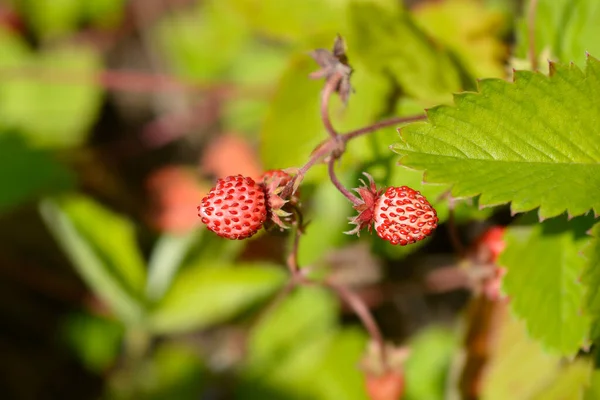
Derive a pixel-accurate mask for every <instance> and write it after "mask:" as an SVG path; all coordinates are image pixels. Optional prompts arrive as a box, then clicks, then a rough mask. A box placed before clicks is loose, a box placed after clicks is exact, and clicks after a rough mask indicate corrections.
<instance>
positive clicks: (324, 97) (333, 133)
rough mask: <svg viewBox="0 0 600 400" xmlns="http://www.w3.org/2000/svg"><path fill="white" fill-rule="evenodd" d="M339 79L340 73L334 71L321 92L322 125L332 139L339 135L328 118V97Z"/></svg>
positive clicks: (340, 78)
mask: <svg viewBox="0 0 600 400" xmlns="http://www.w3.org/2000/svg"><path fill="white" fill-rule="evenodd" d="M341 80H342V73H341V72H336V73H334V74H333V75H332V76H331V77H330V78H329V79H327V82H326V83H325V87H324V88H323V91H322V92H321V119H322V120H323V125H325V129H327V132H328V133H329V135H330V136H331V137H332V138H334V139H336V138H337V137H338V136H339V133H338V132H337V131H336V130H335V128H334V127H333V125H332V124H331V119H330V118H329V99H331V95H332V94H333V92H335V89H336V88H337V87H338V85H339V83H340V81H341Z"/></svg>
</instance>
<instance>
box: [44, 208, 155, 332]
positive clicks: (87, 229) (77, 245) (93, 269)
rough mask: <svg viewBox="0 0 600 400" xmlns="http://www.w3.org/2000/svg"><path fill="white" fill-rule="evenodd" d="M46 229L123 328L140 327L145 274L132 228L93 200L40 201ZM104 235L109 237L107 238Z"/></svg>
mask: <svg viewBox="0 0 600 400" xmlns="http://www.w3.org/2000/svg"><path fill="white" fill-rule="evenodd" d="M40 211H41V214H42V217H43V218H44V221H45V222H46V226H47V227H48V229H49V230H50V231H51V232H52V234H53V235H54V237H55V240H56V241H57V242H58V244H59V245H60V246H61V247H62V249H63V251H64V252H65V253H66V254H67V256H68V257H69V259H70V260H71V262H72V263H73V266H74V267H75V268H76V270H77V271H78V272H79V274H80V275H81V276H82V277H83V279H84V280H85V281H86V283H87V284H88V285H89V286H90V287H91V289H92V290H93V291H94V292H95V293H96V294H97V295H98V296H99V297H100V298H101V299H102V300H103V301H104V302H106V304H108V305H109V306H110V307H111V309H112V311H113V312H114V313H115V314H117V315H118V316H119V318H120V319H121V320H122V321H124V322H125V323H129V324H137V323H140V321H141V319H142V316H143V308H144V306H143V300H142V290H143V287H144V281H145V270H144V266H143V261H142V259H141V256H140V255H139V253H138V251H137V246H136V245H135V241H134V237H133V231H132V228H131V225H130V224H129V223H128V222H127V221H126V220H124V219H122V217H119V216H117V215H116V214H113V213H111V212H109V211H108V210H105V209H103V208H102V207H101V206H99V205H98V204H96V203H94V202H93V201H92V200H89V199H86V198H83V197H72V198H69V199H65V200H63V201H61V202H60V203H57V202H54V201H52V200H45V201H44V202H43V203H42V204H41V205H40ZM107 233H109V234H107Z"/></svg>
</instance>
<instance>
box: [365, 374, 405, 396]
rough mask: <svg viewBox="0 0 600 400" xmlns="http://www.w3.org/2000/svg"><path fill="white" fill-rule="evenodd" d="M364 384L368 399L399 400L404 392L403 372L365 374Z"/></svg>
mask: <svg viewBox="0 0 600 400" xmlns="http://www.w3.org/2000/svg"><path fill="white" fill-rule="evenodd" d="M365 385H366V387H367V394H368V395H369V399H370V400H399V399H400V398H402V395H403V394H404V374H403V373H399V372H395V371H389V372H387V373H385V374H383V375H380V376H377V375H367V377H366V381H365Z"/></svg>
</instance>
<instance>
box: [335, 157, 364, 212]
mask: <svg viewBox="0 0 600 400" xmlns="http://www.w3.org/2000/svg"><path fill="white" fill-rule="evenodd" d="M334 164H335V158H333V157H331V158H330V159H329V162H328V163H327V170H328V171H329V179H331V182H332V183H333V184H334V186H335V187H336V188H337V190H339V191H340V192H341V193H342V194H343V195H344V196H346V198H347V199H348V200H350V202H351V203H352V204H354V205H355V206H358V205H360V204H362V203H363V202H362V201H361V200H360V199H359V198H358V197H356V196H355V195H353V194H352V193H350V191H349V190H348V189H346V188H345V187H344V185H342V183H341V182H340V181H339V180H338V178H337V176H336V175H335V165H334Z"/></svg>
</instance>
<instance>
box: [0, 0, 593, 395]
mask: <svg viewBox="0 0 600 400" xmlns="http://www.w3.org/2000/svg"><path fill="white" fill-rule="evenodd" d="M523 6H524V5H523V4H521V2H520V1H517V0H439V1H417V0H412V1H405V2H402V1H399V0H297V1H287V0H285V1H281V0H131V1H125V0H1V1H0V183H1V184H2V186H1V189H0V398H2V399H18V400H21V399H36V400H37V399H98V398H102V399H207V400H209V399H242V400H245V399H284V400H287V399H289V400H292V399H315V400H330V399H331V400H353V399H357V400H358V399H366V398H367V394H366V391H365V384H364V376H363V373H362V372H361V369H360V368H359V363H360V360H361V358H362V356H363V354H364V352H365V348H366V343H367V336H366V334H365V332H364V329H363V328H362V327H361V325H360V323H359V321H358V320H357V318H356V317H355V316H354V315H353V313H352V312H351V310H349V309H348V307H346V306H344V305H343V304H341V302H340V301H339V299H337V298H336V297H335V296H334V295H333V294H332V293H330V292H328V291H327V290H325V289H321V288H318V287H310V288H302V289H298V290H297V291H295V292H294V293H293V294H291V295H290V296H289V297H288V298H286V299H285V300H283V301H282V302H280V303H277V304H275V306H273V307H270V306H269V304H272V303H271V301H272V299H273V297H274V296H275V295H276V293H277V292H278V291H279V290H280V289H281V288H282V287H283V286H284V285H285V282H286V279H287V272H286V268H285V258H286V256H287V251H288V250H289V235H288V234H287V233H286V232H283V233H281V232H269V233H262V234H260V235H257V237H255V238H253V239H252V240H247V241H243V242H237V241H227V240H224V239H220V238H218V237H217V236H215V235H213V234H212V233H210V232H208V231H206V230H205V229H204V228H203V227H201V226H200V221H199V219H198V218H197V216H196V213H197V211H196V207H197V205H198V204H199V202H200V199H201V198H202V197H203V195H204V194H205V193H206V192H207V191H208V190H209V189H210V187H211V186H212V185H213V183H214V181H215V179H216V178H217V177H222V176H226V175H231V174H238V173H241V174H243V175H247V176H252V177H255V178H257V177H258V176H260V174H261V173H262V171H264V170H265V169H270V168H287V167H298V166H300V165H302V163H303V162H305V161H306V160H308V157H309V155H310V152H311V151H312V149H313V148H314V147H315V146H316V145H317V144H318V143H319V142H321V141H322V140H323V139H324V138H326V133H325V131H324V129H323V127H322V123H321V121H320V119H319V114H318V102H319V92H320V90H321V87H322V84H323V83H322V82H320V81H312V80H309V79H308V74H309V73H310V72H312V71H314V70H316V69H318V66H317V65H316V64H315V63H314V61H313V60H312V59H311V58H310V57H309V56H308V53H309V52H310V51H311V50H313V49H315V48H330V47H331V45H332V44H333V40H334V38H335V36H336V35H337V34H338V33H339V34H341V35H342V36H343V37H344V38H345V39H346V42H347V45H348V56H349V59H350V63H351V64H352V66H353V68H354V74H353V81H352V83H353V85H354V87H355V93H354V94H353V95H352V96H351V99H350V102H349V105H348V106H347V107H346V108H343V107H342V106H341V103H340V102H339V101H338V99H334V101H333V104H332V108H331V110H332V115H333V119H334V123H335V124H336V126H337V127H339V129H340V130H342V131H344V130H350V129H356V128H359V127H361V126H364V125H367V124H370V123H373V122H375V121H376V120H378V119H381V118H384V117H391V116H402V115H415V114H422V113H423V109H425V108H427V107H431V106H433V105H436V104H440V103H450V102H451V101H452V96H451V93H453V92H458V91H461V90H474V89H475V88H476V79H478V78H482V77H496V78H508V77H509V75H510V73H511V72H510V71H511V69H510V66H512V65H517V64H518V59H519V58H524V56H525V47H526V45H525V44H524V42H523V41H522V35H520V34H519V32H522V29H521V28H522V9H523ZM520 27H521V28H520ZM582 56H583V55H582ZM521 63H523V62H522V61H521ZM521 65H522V64H521ZM397 140H398V134H397V131H396V129H395V128H388V129H383V130H381V131H379V132H377V133H376V134H373V135H370V136H368V137H363V138H361V139H358V140H356V142H355V143H354V142H353V143H351V145H350V146H349V148H348V152H347V154H345V155H344V158H343V161H342V165H341V166H340V177H341V179H342V180H343V181H344V182H345V183H347V184H348V186H350V187H352V186H357V183H358V178H359V177H360V174H361V173H362V171H369V172H370V173H371V174H372V175H373V176H375V177H376V179H377V181H378V182H379V183H380V184H381V185H405V184H406V185H410V186H413V187H415V188H417V189H419V190H421V191H422V192H423V193H425V194H426V195H427V197H428V198H429V199H430V200H432V202H434V204H435V205H436V208H437V209H438V213H439V215H440V218H441V220H442V222H444V223H443V224H442V226H441V227H440V228H439V229H438V231H437V232H436V234H435V235H434V237H433V238H431V239H430V240H428V241H426V242H425V243H423V244H419V245H414V246H409V247H406V248H399V247H394V246H391V245H387V244H384V243H383V242H382V241H380V240H379V239H378V238H376V237H373V236H369V235H368V234H366V235H363V237H361V238H360V239H357V238H351V237H348V236H346V235H343V234H342V232H343V231H345V230H348V229H349V228H348V225H347V217H349V216H351V215H352V213H353V211H352V209H351V207H350V204H349V203H348V202H347V200H346V199H345V198H343V197H342V196H341V195H340V194H339V193H338V192H337V191H336V190H335V188H334V187H333V186H332V185H331V184H330V183H329V182H328V180H327V179H326V173H325V168H324V167H323V166H316V167H315V168H313V169H312V170H311V171H310V173H309V174H308V175H307V177H306V179H305V182H304V184H303V186H302V189H301V190H302V200H303V206H304V209H305V213H306V214H305V216H306V218H307V219H309V220H310V221H311V222H310V225H309V227H308V229H307V234H306V236H305V237H303V238H302V241H301V245H300V254H299V258H300V264H301V265H302V266H311V267H312V268H313V269H315V270H317V271H320V273H322V274H326V275H327V276H330V277H334V278H335V279H336V280H337V281H338V282H340V283H343V284H345V285H347V286H349V287H351V288H353V289H354V290H355V291H356V292H357V293H359V294H360V296H361V297H362V298H363V300H364V301H365V302H366V303H367V304H368V305H369V306H370V307H371V309H372V311H373V312H374V314H375V316H376V318H377V320H378V322H379V324H380V326H381V327H382V329H383V332H384V334H385V336H386V338H387V339H388V340H390V341H391V342H393V343H395V344H396V345H398V346H402V347H403V348H406V349H410V354H409V356H408V359H407V360H406V363H405V366H404V373H405V375H404V380H405V385H404V390H403V396H404V397H403V398H405V399H412V400H435V399H442V398H452V396H455V397H454V398H459V397H460V394H461V393H462V394H463V395H464V394H465V393H467V392H468V391H469V390H470V389H468V388H466V387H474V388H476V391H477V392H478V393H480V394H482V396H483V398H486V399H509V398H510V399H521V398H522V399H529V398H536V397H535V396H542V397H539V398H545V397H543V396H544V394H543V393H544V390H551V386H552V383H553V382H554V381H555V380H556V379H557V377H558V376H563V375H564V374H562V373H561V372H560V370H559V369H558V366H559V360H557V359H555V358H552V357H550V356H548V355H546V354H545V353H544V352H543V351H542V349H541V348H540V347H539V345H537V344H536V343H533V342H532V341H530V340H529V339H528V338H527V336H526V334H525V332H524V329H523V327H522V325H521V324H519V323H517V322H514V320H512V319H511V318H510V316H509V315H508V313H507V312H506V310H505V307H504V306H503V303H502V302H496V303H494V302H491V303H489V304H487V303H486V304H485V306H484V307H483V308H481V309H477V308H476V307H472V306H470V304H472V303H471V301H470V299H472V298H473V296H474V295H473V290H474V286H473V280H472V279H471V278H472V275H469V274H466V273H465V272H464V268H463V269H461V268H460V265H462V264H461V263H463V262H464V259H463V258H459V256H458V254H457V251H456V248H455V247H453V245H452V235H450V234H449V232H450V230H451V229H454V228H456V230H457V232H458V238H459V240H460V241H462V242H463V244H464V246H465V247H466V248H467V249H469V251H468V254H471V256H472V257H471V261H473V260H474V259H477V257H480V256H481V249H480V246H481V242H480V241H478V239H477V238H478V237H479V235H480V234H481V233H482V232H485V231H486V229H488V228H489V227H490V226H502V225H505V224H507V223H508V222H510V220H511V216H510V213H509V212H508V211H507V210H506V209H505V208H503V207H498V208H493V209H485V210H479V209H478V208H477V207H476V204H473V203H472V202H469V201H464V202H457V203H456V204H453V206H454V207H456V214H455V217H454V220H453V221H452V224H449V223H448V222H447V221H448V209H449V202H448V201H447V197H444V192H445V190H446V188H444V187H437V186H424V185H423V184H422V182H421V181H422V175H421V173H419V172H415V171H408V170H404V169H402V168H400V167H398V166H396V162H397V158H398V157H397V155H395V154H393V153H392V152H390V151H389V146H390V145H391V144H392V143H394V142H395V141H397ZM449 225H451V226H449ZM473 254H477V256H476V257H475V256H473ZM482 257H484V258H485V257H488V258H485V260H484V261H485V262H488V263H489V262H490V261H493V260H490V259H489V254H484V255H483V256H482ZM479 261H481V260H479ZM471 267H473V268H474V269H476V268H477V267H476V262H472V263H471ZM486 307H487V308H486ZM469 313H475V317H473V316H472V315H471V314H469ZM465 316H467V317H469V316H470V317H469V318H470V319H469V318H466V317H465ZM468 321H476V324H475V325H476V326H480V328H481V329H475V330H472V328H473V327H472V326H471V327H469V323H468ZM498 321H500V322H498ZM478 324H479V325H478ZM467 331H468V332H470V335H466V336H467V337H466V339H465V332H467ZM492 338H494V340H495V341H494V342H493V343H494V345H491V344H490V343H491V342H490V341H491V340H492ZM465 343H466V345H463V344H465ZM525 356H526V357H525ZM465 359H470V360H475V361H473V363H474V364H473V365H475V367H474V372H473V373H472V374H471V375H469V374H467V376H466V378H465V377H463V378H461V377H460V376H461V368H462V367H461V365H464V360H465ZM524 359H526V360H528V361H527V362H524V361H523V360H524ZM484 367H485V368H487V370H488V372H489V371H491V372H489V373H488V374H487V375H486V378H485V379H483V378H482V375H481V373H480V372H481V371H482V369H483V368H484ZM577 368H578V367H577V365H575V367H571V368H570V369H569V374H570V375H569V377H570V378H569V379H580V377H581V375H582V373H579V370H577ZM532 371H534V372H532ZM463 375H464V374H463ZM461 379H462V380H461ZM459 381H460V382H462V385H463V386H462V389H461V384H459ZM509 387H510V388H511V390H510V391H509V392H507V390H508V389H507V388H509ZM508 393H510V394H508ZM547 393H550V392H547ZM447 396H450V397H447Z"/></svg>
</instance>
